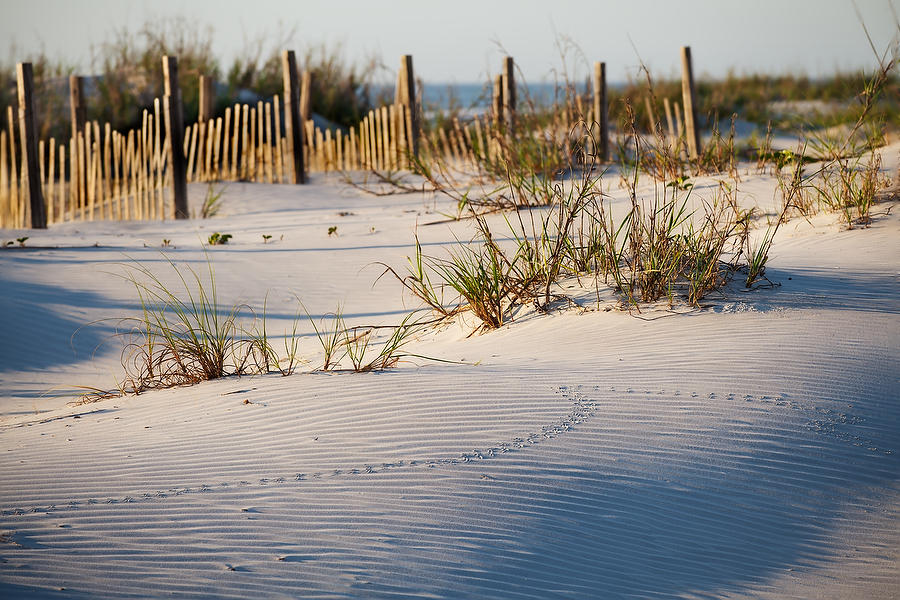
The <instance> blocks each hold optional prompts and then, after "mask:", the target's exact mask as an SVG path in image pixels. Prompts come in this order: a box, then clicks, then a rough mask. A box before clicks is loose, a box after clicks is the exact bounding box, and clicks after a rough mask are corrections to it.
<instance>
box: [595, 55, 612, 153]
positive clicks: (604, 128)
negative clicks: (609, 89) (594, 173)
mask: <svg viewBox="0 0 900 600" xmlns="http://www.w3.org/2000/svg"><path fill="white" fill-rule="evenodd" d="M594 121H596V122H597V126H598V128H599V131H598V133H597V136H598V138H599V139H597V140H595V142H596V143H598V144H599V148H598V150H599V152H598V156H597V158H598V159H599V160H600V162H606V161H607V160H609V104H608V102H607V98H606V63H605V62H595V63H594Z"/></svg>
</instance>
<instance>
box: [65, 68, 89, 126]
mask: <svg viewBox="0 0 900 600" xmlns="http://www.w3.org/2000/svg"><path fill="white" fill-rule="evenodd" d="M69 107H70V109H71V114H72V137H78V134H79V133H81V132H82V131H84V122H85V120H87V107H86V106H85V103H84V77H79V76H78V75H70V76H69Z"/></svg>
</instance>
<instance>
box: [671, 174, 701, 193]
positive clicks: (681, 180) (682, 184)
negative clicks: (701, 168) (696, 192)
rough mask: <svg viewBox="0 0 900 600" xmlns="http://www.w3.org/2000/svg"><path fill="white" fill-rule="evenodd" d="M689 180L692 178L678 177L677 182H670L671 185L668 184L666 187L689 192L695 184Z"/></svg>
mask: <svg viewBox="0 0 900 600" xmlns="http://www.w3.org/2000/svg"><path fill="white" fill-rule="evenodd" d="M688 179H690V177H686V176H684V175H682V176H680V177H677V178H676V179H675V181H670V182H669V183H667V184H666V186H668V187H674V188H678V189H679V190H689V189H691V188H692V187H694V184H693V183H690V182H689V181H688Z"/></svg>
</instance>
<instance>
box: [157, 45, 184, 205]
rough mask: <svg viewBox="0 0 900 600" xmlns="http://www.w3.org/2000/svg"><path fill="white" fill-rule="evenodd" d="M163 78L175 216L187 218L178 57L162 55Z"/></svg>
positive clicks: (182, 112)
mask: <svg viewBox="0 0 900 600" xmlns="http://www.w3.org/2000/svg"><path fill="white" fill-rule="evenodd" d="M162 65H163V80H164V82H165V97H164V98H163V102H164V104H165V118H166V137H167V138H168V140H169V167H170V168H171V169H172V197H173V200H174V204H175V218H176V219H187V218H188V216H189V215H188V206H187V168H186V165H185V164H184V108H183V106H182V102H181V90H180V89H179V87H178V59H177V58H176V57H174V56H163V58H162Z"/></svg>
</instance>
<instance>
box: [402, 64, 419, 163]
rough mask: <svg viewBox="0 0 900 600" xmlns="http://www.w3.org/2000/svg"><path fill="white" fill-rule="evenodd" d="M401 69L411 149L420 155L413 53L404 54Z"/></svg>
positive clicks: (416, 154)
mask: <svg viewBox="0 0 900 600" xmlns="http://www.w3.org/2000/svg"><path fill="white" fill-rule="evenodd" d="M400 71H401V73H402V76H401V77H402V84H401V86H400V87H401V88H404V87H405V89H401V94H402V99H403V105H404V106H405V107H406V108H407V110H408V111H409V114H408V116H407V120H406V128H407V131H408V132H409V139H410V143H411V148H410V151H411V152H412V155H413V156H416V157H418V156H419V131H420V123H419V107H418V104H417V99H416V76H415V73H414V72H413V57H412V54H404V55H403V57H402V58H401V59H400Z"/></svg>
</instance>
